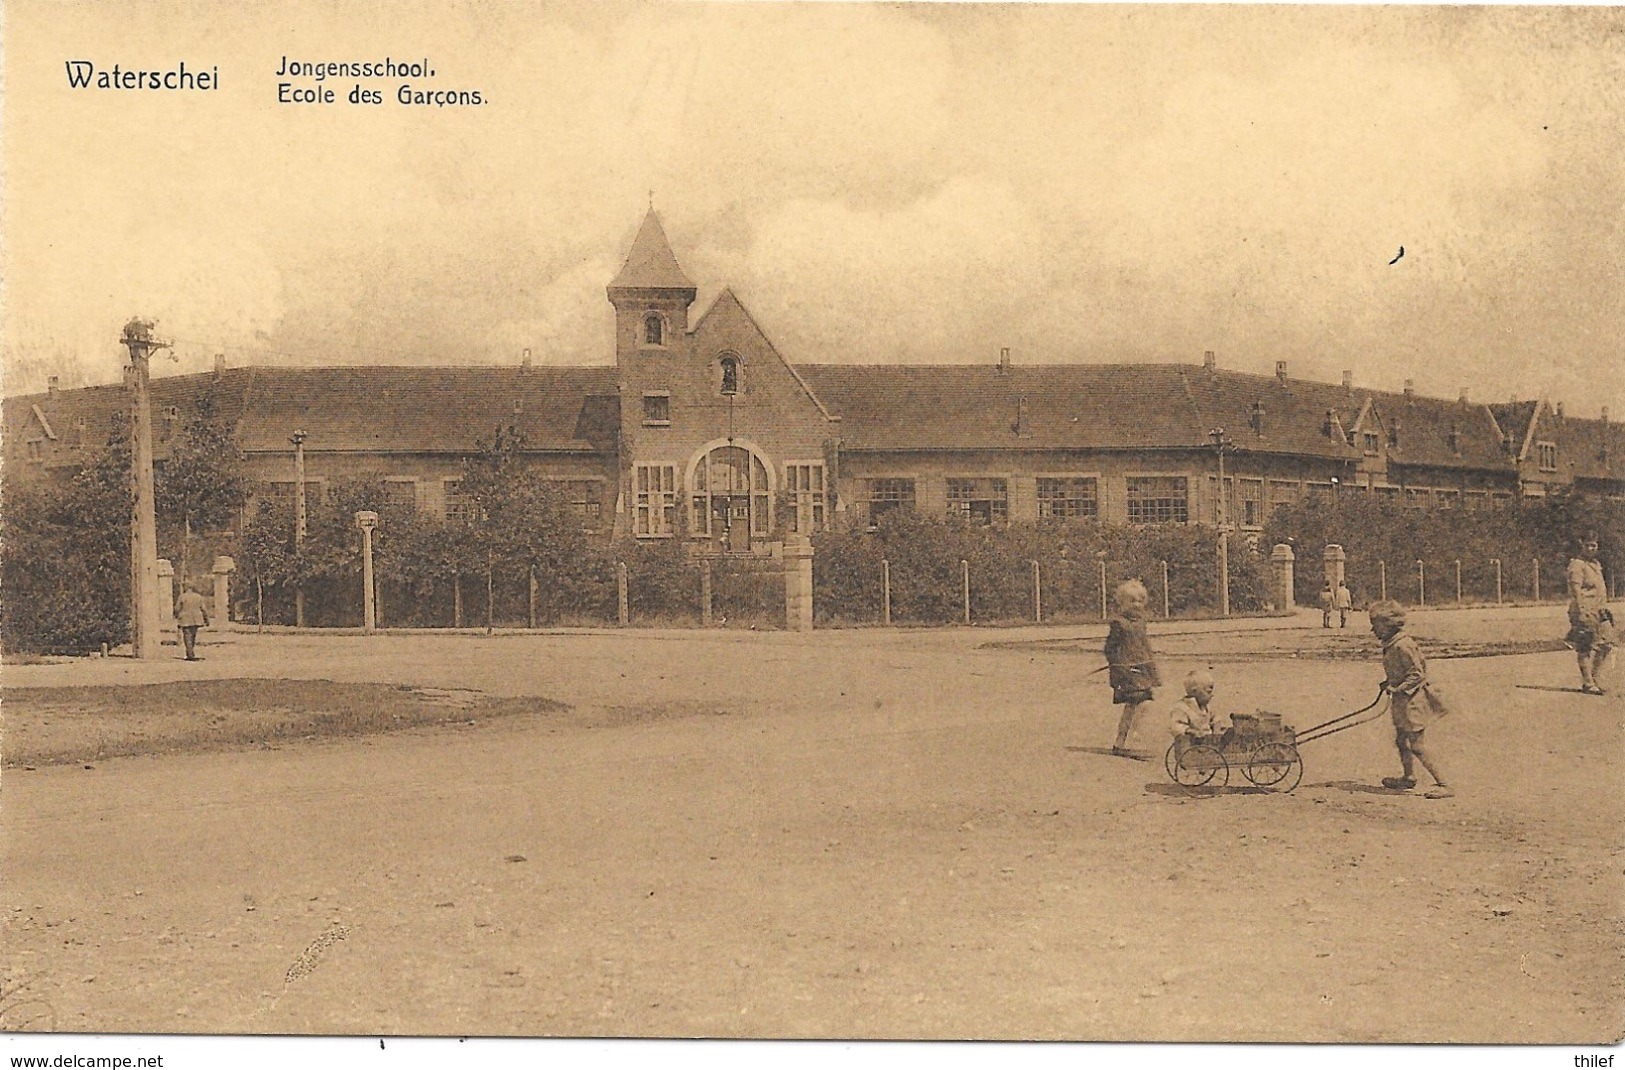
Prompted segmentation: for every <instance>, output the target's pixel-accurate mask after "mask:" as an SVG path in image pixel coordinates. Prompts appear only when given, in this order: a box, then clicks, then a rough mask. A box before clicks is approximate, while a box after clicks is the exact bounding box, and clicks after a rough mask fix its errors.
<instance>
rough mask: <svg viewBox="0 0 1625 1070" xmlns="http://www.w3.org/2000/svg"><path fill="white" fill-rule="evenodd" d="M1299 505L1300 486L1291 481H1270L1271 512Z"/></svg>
mask: <svg viewBox="0 0 1625 1070" xmlns="http://www.w3.org/2000/svg"><path fill="white" fill-rule="evenodd" d="M1296 504H1298V484H1297V483H1296V482H1295V481H1293V480H1290V479H1272V480H1270V512H1272V513H1273V512H1275V510H1277V509H1279V508H1281V506H1283V505H1296Z"/></svg>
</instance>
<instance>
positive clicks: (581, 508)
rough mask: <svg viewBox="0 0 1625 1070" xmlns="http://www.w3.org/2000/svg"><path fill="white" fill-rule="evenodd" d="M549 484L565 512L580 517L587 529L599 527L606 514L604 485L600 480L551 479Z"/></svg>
mask: <svg viewBox="0 0 1625 1070" xmlns="http://www.w3.org/2000/svg"><path fill="white" fill-rule="evenodd" d="M547 483H548V486H549V488H550V489H551V490H552V491H553V493H554V494H555V495H557V498H558V502H559V505H560V506H561V507H562V508H563V509H564V511H565V512H567V513H569V514H570V515H571V516H575V517H579V518H580V519H581V520H582V522H583V525H584V526H585V527H588V528H593V527H597V526H598V524H597V522H598V520H599V519H600V518H601V517H602V516H603V514H604V491H603V484H602V483H601V482H600V481H599V480H596V479H550V480H548V481H547Z"/></svg>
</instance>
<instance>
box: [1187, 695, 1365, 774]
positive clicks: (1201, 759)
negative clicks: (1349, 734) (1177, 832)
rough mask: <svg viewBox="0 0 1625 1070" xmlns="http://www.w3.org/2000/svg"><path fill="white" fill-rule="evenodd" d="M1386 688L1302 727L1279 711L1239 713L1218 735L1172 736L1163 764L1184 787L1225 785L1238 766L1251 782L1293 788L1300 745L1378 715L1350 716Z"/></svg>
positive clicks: (1299, 769) (1300, 768)
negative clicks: (1358, 704) (1362, 702)
mask: <svg viewBox="0 0 1625 1070" xmlns="http://www.w3.org/2000/svg"><path fill="white" fill-rule="evenodd" d="M1386 694H1387V692H1386V691H1385V690H1384V691H1378V692H1377V697H1376V698H1375V699H1374V700H1372V702H1371V704H1370V705H1369V706H1365V707H1363V708H1361V709H1358V710H1355V711H1354V712H1352V713H1345V714H1343V715H1342V716H1341V717H1333V718H1332V719H1331V720H1329V721H1325V722H1323V723H1321V724H1317V725H1315V726H1314V727H1312V728H1306V729H1304V730H1303V732H1302V733H1299V732H1296V731H1294V730H1293V728H1292V726H1291V725H1289V724H1284V723H1283V722H1282V719H1281V715H1280V714H1278V713H1269V712H1267V711H1265V710H1259V711H1258V712H1257V713H1238V714H1236V715H1234V716H1233V717H1231V718H1230V727H1229V728H1227V729H1225V730H1224V732H1222V733H1220V734H1218V735H1212V736H1176V737H1175V738H1174V742H1173V744H1172V745H1171V746H1170V747H1169V748H1168V753H1167V755H1166V756H1165V757H1164V758H1163V766H1164V767H1165V768H1166V769H1167V770H1168V776H1169V777H1170V778H1171V779H1172V780H1173V781H1174V783H1176V784H1179V785H1181V786H1182V787H1186V788H1222V787H1226V786H1227V785H1228V784H1229V783H1230V770H1231V769H1233V768H1236V769H1240V770H1241V774H1242V776H1244V777H1246V778H1247V780H1248V781H1249V782H1250V783H1252V785H1253V786H1254V787H1258V788H1263V789H1264V790H1265V791H1291V790H1292V789H1293V788H1296V787H1297V786H1298V784H1299V783H1300V782H1301V781H1302V780H1303V759H1302V758H1301V757H1299V755H1298V747H1299V745H1300V744H1303V743H1310V742H1313V741H1314V740H1317V739H1325V738H1326V737H1327V736H1330V735H1335V734H1336V733H1338V732H1341V731H1343V730H1344V729H1346V728H1353V727H1354V726H1355V725H1361V724H1365V723H1366V722H1367V721H1370V720H1374V719H1375V718H1376V717H1380V716H1381V713H1380V712H1379V713H1376V714H1373V715H1372V716H1371V717H1366V718H1364V719H1361V720H1354V718H1356V717H1359V716H1360V714H1362V713H1366V712H1368V711H1370V710H1371V709H1373V708H1375V707H1376V705H1377V703H1379V702H1381V701H1382V699H1383V696H1384V695H1386Z"/></svg>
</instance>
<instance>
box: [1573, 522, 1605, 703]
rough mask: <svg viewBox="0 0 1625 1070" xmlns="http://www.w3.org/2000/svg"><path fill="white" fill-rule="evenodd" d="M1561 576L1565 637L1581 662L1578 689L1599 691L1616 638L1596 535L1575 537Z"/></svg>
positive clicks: (1592, 692) (1596, 692) (1595, 693)
mask: <svg viewBox="0 0 1625 1070" xmlns="http://www.w3.org/2000/svg"><path fill="white" fill-rule="evenodd" d="M1564 577H1565V578H1566V579H1567V580H1568V587H1569V634H1568V635H1567V636H1566V637H1565V641H1566V642H1567V643H1568V644H1569V645H1570V646H1572V647H1574V654H1575V657H1576V658H1577V659H1578V660H1579V663H1580V690H1582V691H1584V692H1585V693H1586V694H1588V695H1600V694H1603V691H1604V689H1603V687H1602V685H1601V684H1600V683H1599V682H1598V678H1599V676H1600V675H1601V673H1602V670H1603V668H1604V667H1605V666H1606V665H1607V663H1608V655H1609V654H1610V653H1611V652H1612V651H1613V649H1614V646H1615V644H1616V643H1617V642H1618V641H1619V640H1618V635H1617V633H1616V631H1615V628H1614V615H1613V613H1612V612H1611V611H1610V610H1609V608H1608V581H1607V580H1606V579H1605V578H1604V576H1603V574H1602V562H1601V561H1599V560H1598V559H1597V536H1596V535H1594V534H1590V533H1587V534H1585V535H1582V536H1580V538H1578V539H1577V540H1575V553H1574V556H1573V557H1572V558H1570V559H1569V566H1568V568H1567V569H1565V570H1564Z"/></svg>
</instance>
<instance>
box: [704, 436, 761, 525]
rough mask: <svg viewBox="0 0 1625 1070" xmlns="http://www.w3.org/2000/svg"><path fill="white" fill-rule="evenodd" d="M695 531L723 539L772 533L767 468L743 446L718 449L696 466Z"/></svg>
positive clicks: (720, 447)
mask: <svg viewBox="0 0 1625 1070" xmlns="http://www.w3.org/2000/svg"><path fill="white" fill-rule="evenodd" d="M691 494H692V504H693V512H692V513H691V514H690V517H691V519H692V521H693V525H692V526H693V530H694V531H695V532H697V533H700V534H705V535H710V536H712V537H713V538H716V537H720V536H722V535H723V534H724V533H726V534H728V535H730V536H738V535H739V534H740V533H741V532H745V533H748V534H750V535H756V536H765V535H766V534H767V530H768V522H769V520H768V482H767V466H766V465H764V464H763V463H762V459H761V458H760V457H758V456H756V455H755V454H754V453H752V452H751V451H750V450H747V449H745V448H744V447H743V446H718V447H717V448H716V449H714V450H712V451H711V452H709V453H707V454H706V455H705V456H704V457H701V458H700V459H699V461H698V462H697V463H696V464H695V466H694V487H693V490H692V491H691Z"/></svg>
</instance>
